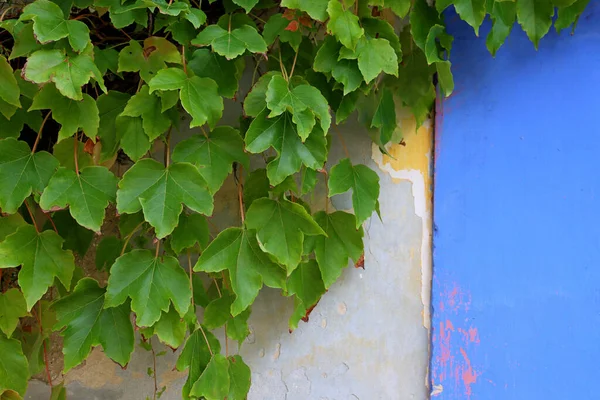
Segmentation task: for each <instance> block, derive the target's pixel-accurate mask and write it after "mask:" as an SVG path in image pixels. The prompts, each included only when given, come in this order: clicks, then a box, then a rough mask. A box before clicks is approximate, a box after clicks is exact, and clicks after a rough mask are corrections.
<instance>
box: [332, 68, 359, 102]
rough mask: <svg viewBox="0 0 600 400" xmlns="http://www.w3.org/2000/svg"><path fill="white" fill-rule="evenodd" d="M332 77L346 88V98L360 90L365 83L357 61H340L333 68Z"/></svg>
mask: <svg viewBox="0 0 600 400" xmlns="http://www.w3.org/2000/svg"><path fill="white" fill-rule="evenodd" d="M332 76H333V79H335V80H336V81H338V82H339V83H341V84H342V85H343V86H344V96H345V95H347V94H348V93H351V92H353V91H355V90H356V89H358V88H359V87H360V85H361V84H362V82H363V75H362V72H360V69H359V68H358V62H357V61H356V60H340V61H339V62H338V63H337V64H336V65H335V67H333V71H332Z"/></svg>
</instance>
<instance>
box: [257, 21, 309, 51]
mask: <svg viewBox="0 0 600 400" xmlns="http://www.w3.org/2000/svg"><path fill="white" fill-rule="evenodd" d="M290 23H292V22H291V21H290V20H289V19H287V18H286V17H284V16H283V14H273V15H272V16H271V17H270V18H269V20H268V21H267V23H266V24H265V27H264V29H263V38H264V39H265V42H266V43H267V45H268V46H270V45H272V44H273V43H275V40H276V39H277V38H279V41H280V42H282V43H289V44H290V46H292V48H293V49H294V50H296V51H298V48H299V47H300V43H301V42H302V32H301V30H300V29H297V30H295V31H291V30H288V29H287V28H288V26H289V25H290Z"/></svg>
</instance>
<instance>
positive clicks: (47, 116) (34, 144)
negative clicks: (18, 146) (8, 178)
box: [31, 111, 52, 154]
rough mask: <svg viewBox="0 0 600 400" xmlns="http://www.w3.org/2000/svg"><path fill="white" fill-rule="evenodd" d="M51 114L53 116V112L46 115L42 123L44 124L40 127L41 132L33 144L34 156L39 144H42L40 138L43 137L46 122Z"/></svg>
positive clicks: (32, 151)
mask: <svg viewBox="0 0 600 400" xmlns="http://www.w3.org/2000/svg"><path fill="white" fill-rule="evenodd" d="M50 114H52V111H48V114H46V116H45V117H44V120H43V121H42V124H41V125H40V130H39V131H38V134H37V137H36V138H35V142H34V143H33V148H32V149H31V153H32V154H33V153H35V150H36V149H37V146H38V143H39V142H40V138H41V137H42V129H44V125H46V121H47V120H48V118H50Z"/></svg>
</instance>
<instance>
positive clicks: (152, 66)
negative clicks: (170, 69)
mask: <svg viewBox="0 0 600 400" xmlns="http://www.w3.org/2000/svg"><path fill="white" fill-rule="evenodd" d="M166 63H169V64H181V54H180V53H179V51H178V50H177V47H175V45H174V44H173V43H171V42H169V41H168V40H167V39H165V38H162V37H156V36H151V37H149V38H147V39H145V40H144V47H142V46H141V45H140V44H139V43H138V42H137V41H135V40H131V41H130V42H129V46H126V47H124V48H123V50H121V52H120V53H119V69H118V71H119V72H139V73H140V76H141V77H142V79H143V80H144V81H145V82H149V81H150V80H151V79H152V78H153V77H154V76H155V75H156V73H157V72H158V71H160V70H161V69H164V68H166V67H167V64H166Z"/></svg>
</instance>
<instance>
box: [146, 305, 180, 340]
mask: <svg viewBox="0 0 600 400" xmlns="http://www.w3.org/2000/svg"><path fill="white" fill-rule="evenodd" d="M153 328H154V333H156V336H158V338H159V339H160V341H161V342H163V343H164V344H166V345H167V346H169V347H171V348H173V349H176V348H177V347H179V346H181V343H183V341H184V340H185V333H186V324H185V321H184V320H183V319H182V318H181V317H180V316H179V314H178V313H177V311H176V310H175V308H173V307H170V308H169V311H168V312H163V313H162V316H161V317H160V319H159V320H158V322H157V323H156V324H154V327H153Z"/></svg>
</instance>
